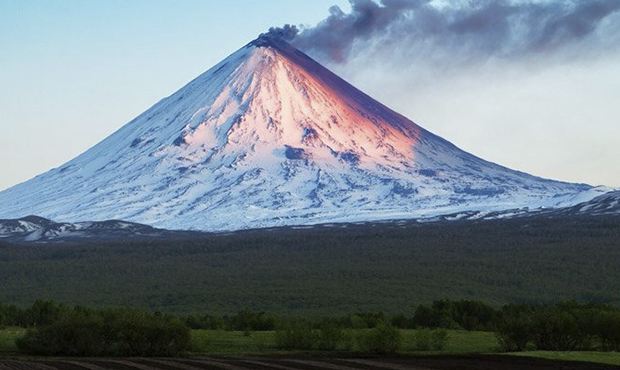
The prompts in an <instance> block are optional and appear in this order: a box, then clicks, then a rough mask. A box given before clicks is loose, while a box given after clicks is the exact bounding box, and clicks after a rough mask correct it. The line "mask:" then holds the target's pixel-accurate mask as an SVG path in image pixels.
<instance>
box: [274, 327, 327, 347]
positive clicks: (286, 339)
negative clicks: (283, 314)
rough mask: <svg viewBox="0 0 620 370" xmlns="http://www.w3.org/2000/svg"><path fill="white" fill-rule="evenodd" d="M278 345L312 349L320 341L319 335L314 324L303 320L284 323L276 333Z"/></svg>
mask: <svg viewBox="0 0 620 370" xmlns="http://www.w3.org/2000/svg"><path fill="white" fill-rule="evenodd" d="M275 340H276V346H277V347H278V348H280V349H287V350H291V349H297V350H311V349H314V348H315V347H316V345H317V343H318V335H317V333H316V332H315V331H314V330H312V326H311V325H310V324H309V323H307V322H303V321H293V322H288V323H285V324H283V325H282V326H281V327H279V328H278V329H277V330H276V333H275Z"/></svg>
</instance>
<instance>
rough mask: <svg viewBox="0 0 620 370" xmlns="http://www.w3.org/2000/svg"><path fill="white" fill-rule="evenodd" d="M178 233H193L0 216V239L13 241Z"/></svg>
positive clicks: (116, 223)
mask: <svg viewBox="0 0 620 370" xmlns="http://www.w3.org/2000/svg"><path fill="white" fill-rule="evenodd" d="M180 236H187V237H189V236H194V234H192V233H188V232H177V231H169V230H161V229H155V228H152V227H150V226H146V225H140V224H136V223H131V222H125V221H118V220H108V221H100V222H78V223H67V222H54V221H52V220H48V219H46V218H43V217H38V216H26V217H23V218H20V219H12V220H0V241H7V242H16V243H28V242H37V243H40V242H67V241H86V240H90V241H105V240H127V239H147V238H148V239H154V238H157V239H163V238H169V237H180Z"/></svg>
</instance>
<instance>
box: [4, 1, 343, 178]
mask: <svg viewBox="0 0 620 370" xmlns="http://www.w3.org/2000/svg"><path fill="white" fill-rule="evenodd" d="M336 3H340V4H341V5H342V6H343V8H346V6H347V2H346V1H334V0H327V1H326V0H313V1H305V0H303V1H302V0H297V1H294V0H269V1H262V0H254V1H251V0H238V1H185V0H184V1H172V0H159V1H153V0H131V1H122V0H106V1H80V0H45V1H43V0H41V1H22V0H14V1H12V0H0V49H1V50H2V52H1V54H0V112H1V114H0V157H1V158H2V161H1V163H0V173H1V176H0V189H3V188H6V187H9V186H11V185H14V184H16V183H18V182H21V181H25V180H27V179H29V178H31V177H33V176H35V175H37V174H39V173H41V172H43V171H46V170H48V169H50V168H52V167H56V166H58V165H60V164H62V163H63V162H65V161H67V160H69V159H71V158H73V157H74V156H75V155H77V154H79V153H81V152H82V151H84V150H86V149H88V148H89V147H90V146H92V145H94V144H96V143H97V142H99V141H100V140H101V139H103V138H104V137H105V136H106V135H108V134H110V133H112V132H113V131H115V130H116V129H118V128H119V127H120V126H122V125H123V124H124V123H126V122H128V121H129V120H131V119H132V118H133V117H135V116H136V115H138V114H140V113H141V112H142V111H144V110H145V109H147V108H148V107H150V106H151V105H153V104H154V103H155V102H157V101H159V100H160V99H161V98H163V97H164V96H167V95H169V94H171V93H173V92H174V91H175V90H177V89H178V88H180V87H181V86H182V85H184V84H185V83H186V82H188V81H189V80H191V79H193V78H194V77H195V76H197V75H198V74H200V73H202V72H204V71H205V70H206V69H208V68H209V67H211V66H212V65H213V64H215V63H217V62H218V61H219V60H221V59H223V58H225V57H226V56H227V55H228V54H230V53H232V52H233V51H235V50H236V49H238V48H240V47H241V46H243V45H244V44H245V43H247V42H249V41H251V40H252V39H254V38H255V37H256V36H257V35H258V34H259V33H261V32H264V31H265V30H267V29H268V28H269V27H270V26H273V25H279V24H283V23H286V22H290V21H291V20H295V22H296V23H309V24H314V23H316V22H318V21H319V20H320V19H322V18H324V17H325V16H326V14H327V9H328V8H329V6H330V5H332V4H336ZM267 4H268V5H267Z"/></svg>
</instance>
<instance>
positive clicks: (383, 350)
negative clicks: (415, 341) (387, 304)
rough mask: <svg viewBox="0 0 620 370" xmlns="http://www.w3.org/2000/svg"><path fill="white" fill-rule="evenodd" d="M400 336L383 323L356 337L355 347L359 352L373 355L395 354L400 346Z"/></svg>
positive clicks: (396, 331) (391, 327) (396, 330)
mask: <svg viewBox="0 0 620 370" xmlns="http://www.w3.org/2000/svg"><path fill="white" fill-rule="evenodd" d="M401 342H402V336H401V334H400V332H399V331H398V329H396V328H394V327H393V326H390V325H387V324H385V323H381V324H379V325H378V326H377V327H375V328H373V329H370V330H368V331H364V332H362V333H360V334H359V335H358V338H357V345H358V348H359V350H360V351H361V352H364V353H374V354H387V353H395V352H397V351H398V349H399V348H400V346H401Z"/></svg>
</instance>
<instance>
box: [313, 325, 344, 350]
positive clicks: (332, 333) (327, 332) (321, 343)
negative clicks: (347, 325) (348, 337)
mask: <svg viewBox="0 0 620 370" xmlns="http://www.w3.org/2000/svg"><path fill="white" fill-rule="evenodd" d="M344 339H345V334H344V331H343V330H342V328H340V327H339V326H338V325H336V324H334V323H329V322H325V323H322V324H321V326H320V328H319V332H318V338H317V348H318V349H320V350H322V351H333V350H335V349H337V348H338V347H339V346H340V345H341V344H342V343H343V341H344Z"/></svg>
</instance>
